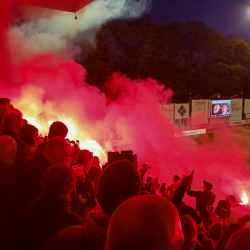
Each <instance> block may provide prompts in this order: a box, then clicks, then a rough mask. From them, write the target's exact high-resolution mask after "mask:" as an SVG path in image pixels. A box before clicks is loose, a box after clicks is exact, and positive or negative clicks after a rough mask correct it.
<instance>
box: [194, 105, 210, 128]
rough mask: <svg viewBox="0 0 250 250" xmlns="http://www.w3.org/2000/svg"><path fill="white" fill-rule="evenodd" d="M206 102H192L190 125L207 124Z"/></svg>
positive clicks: (207, 109) (207, 110)
mask: <svg viewBox="0 0 250 250" xmlns="http://www.w3.org/2000/svg"><path fill="white" fill-rule="evenodd" d="M208 112H209V108H208V100H192V118H191V122H192V125H199V124H207V123H208Z"/></svg>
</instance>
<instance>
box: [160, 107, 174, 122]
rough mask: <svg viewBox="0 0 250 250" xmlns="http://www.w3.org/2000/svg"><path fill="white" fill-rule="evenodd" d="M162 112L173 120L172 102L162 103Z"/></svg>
mask: <svg viewBox="0 0 250 250" xmlns="http://www.w3.org/2000/svg"><path fill="white" fill-rule="evenodd" d="M162 114H163V115H164V116H168V117H169V119H170V120H171V122H174V104H168V105H162Z"/></svg>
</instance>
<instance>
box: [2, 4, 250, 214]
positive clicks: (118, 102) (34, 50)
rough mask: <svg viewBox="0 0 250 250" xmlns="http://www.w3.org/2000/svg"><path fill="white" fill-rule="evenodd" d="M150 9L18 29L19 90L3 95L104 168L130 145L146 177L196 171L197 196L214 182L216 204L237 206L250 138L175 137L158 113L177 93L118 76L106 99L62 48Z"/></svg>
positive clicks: (90, 11) (51, 19) (226, 132)
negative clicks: (229, 199) (65, 131)
mask: <svg viewBox="0 0 250 250" xmlns="http://www.w3.org/2000/svg"><path fill="white" fill-rule="evenodd" d="M150 4H151V1H149V0H144V1H132V0H131V1H125V0H119V1H118V0H116V1H115V0H113V1H112V0H107V1H101V0H99V1H95V2H93V3H92V4H91V5H89V6H87V7H86V8H85V9H84V10H82V12H79V13H78V14H77V15H78V19H77V20H74V15H72V14H70V13H59V12H53V13H50V12H46V13H44V15H41V16H39V18H38V19H36V20H33V21H32V22H30V23H27V24H22V25H21V26H20V27H16V28H12V29H11V31H10V36H11V37H12V38H13V39H11V40H10V43H11V53H12V57H13V62H14V63H13V64H12V65H11V66H10V67H11V68H10V69H9V70H10V71H11V72H13V74H12V77H13V78H12V81H13V82H14V83H15V85H8V84H6V83H5V84H4V83H1V86H0V87H1V96H5V97H9V98H11V99H12V102H13V104H14V106H15V107H16V108H18V109H20V110H21V111H22V112H23V114H24V118H26V119H27V120H28V121H29V122H30V123H31V124H33V125H36V126H37V127H38V129H39V130H40V132H43V133H44V134H46V133H47V132H48V128H49V125H50V123H51V122H52V121H56V120H60V121H63V122H65V123H66V124H67V126H68V128H69V138H70V139H79V140H80V141H81V147H82V148H87V149H89V150H91V151H92V150H94V154H96V155H99V156H100V158H101V160H102V162H103V163H104V162H105V161H106V153H107V152H108V151H111V150H114V149H115V147H114V144H113V142H114V141H117V140H118V141H120V140H130V139H131V140H132V141H133V143H131V145H129V146H122V145H121V146H120V147H118V148H119V149H120V150H121V149H124V150H129V149H132V150H133V151H134V153H136V154H137V155H138V160H139V165H140V166H141V165H142V164H143V163H147V164H149V165H150V166H151V169H150V170H149V172H148V174H149V175H150V176H153V177H159V180H160V182H166V183H167V184H171V182H172V178H173V175H175V174H177V175H179V176H182V175H183V174H190V173H191V171H192V170H195V174H194V184H193V189H194V190H202V182H203V180H206V181H209V182H212V183H213V185H214V192H215V193H216V194H217V201H218V200H219V199H224V198H225V196H226V195H228V194H233V195H235V196H236V197H237V199H238V200H239V199H240V196H241V194H242V192H248V194H249V188H250V181H249V178H250V177H249V169H248V168H247V167H245V164H244V162H245V159H246V158H247V157H249V153H248V148H250V145H249V142H248V140H247V139H246V137H245V136H243V135H239V134H238V133H235V132H234V131H233V130H231V129H227V128H226V127H225V128H223V130H220V131H215V132H214V133H215V136H214V141H213V142H207V140H206V138H205V140H204V141H205V142H204V143H203V144H197V143H196V142H195V140H193V139H192V138H189V137H182V138H175V137H174V133H175V132H179V130H178V129H177V128H176V127H175V126H174V125H173V124H172V123H171V121H170V120H169V118H167V117H163V116H162V114H161V109H160V107H159V104H165V103H168V102H169V100H170V99H171V96H172V95H173V92H172V90H171V89H165V88H164V86H163V85H160V84H159V83H157V82H156V81H155V80H153V79H148V80H146V81H144V80H131V79H129V78H127V77H126V76H121V75H119V74H117V73H115V74H114V75H113V77H112V79H110V81H109V82H108V83H107V89H108V90H107V92H108V96H106V95H105V94H104V93H101V92H100V90H99V89H98V88H96V87H94V86H90V85H88V84H87V83H86V81H85V76H86V73H87V72H86V70H85V69H84V68H83V67H82V66H81V65H78V64H77V63H76V62H74V61H72V60H65V58H66V59H67V53H65V52H62V49H64V48H66V46H67V44H68V42H67V41H68V39H73V38H74V37H75V36H76V35H77V34H78V32H81V31H87V30H89V31H92V32H90V33H91V34H92V36H91V37H90V38H88V39H87V37H86V40H88V41H94V34H95V31H96V30H97V29H98V28H99V27H100V26H101V25H102V24H103V23H104V22H106V21H108V20H111V19H113V18H117V17H124V18H131V17H136V16H139V15H141V14H142V13H144V12H145V11H147V10H148V8H149V6H150ZM16 41H19V44H18V46H16V45H17V43H16ZM47 51H49V53H45V52H47ZM51 51H53V52H54V51H60V53H52V52H51ZM41 53H43V54H41ZM16 62H21V63H19V64H17V63H16ZM96 73H97V74H98V72H96ZM114 97H115V98H114ZM114 100H115V101H114ZM121 144H122V143H121ZM116 148H117V147H116ZM248 196H249V195H248ZM185 201H186V202H187V203H188V204H191V203H192V202H194V199H188V197H185ZM244 208H245V209H249V208H248V207H244Z"/></svg>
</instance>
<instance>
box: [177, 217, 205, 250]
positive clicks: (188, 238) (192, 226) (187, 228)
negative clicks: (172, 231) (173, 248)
mask: <svg viewBox="0 0 250 250" xmlns="http://www.w3.org/2000/svg"><path fill="white" fill-rule="evenodd" d="M180 220H181V225H182V231H183V235H184V244H183V246H182V247H181V250H193V249H197V250H198V249H203V248H202V246H201V245H200V243H199V241H197V228H196V222H195V220H194V219H193V218H192V217H191V216H190V215H182V216H180Z"/></svg>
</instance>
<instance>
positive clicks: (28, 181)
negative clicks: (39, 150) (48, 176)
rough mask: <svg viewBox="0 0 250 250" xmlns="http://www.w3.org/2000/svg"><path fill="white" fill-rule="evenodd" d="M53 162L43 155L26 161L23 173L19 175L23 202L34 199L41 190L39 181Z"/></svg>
mask: <svg viewBox="0 0 250 250" xmlns="http://www.w3.org/2000/svg"><path fill="white" fill-rule="evenodd" d="M52 165H53V164H52V163H51V162H49V161H48V160H47V159H46V158H45V157H44V156H42V155H38V156H37V157H33V159H32V160H31V161H30V162H28V164H27V165H26V166H25V170H24V171H23V174H22V175H21V176H20V180H19V183H20V188H21V189H22V193H23V197H22V200H23V202H25V201H30V200H34V199H36V198H37V197H38V196H39V195H40V193H41V191H42V186H41V181H42V176H43V173H44V172H45V170H46V169H48V168H49V167H50V166H52Z"/></svg>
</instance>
